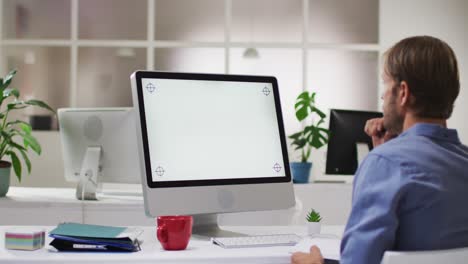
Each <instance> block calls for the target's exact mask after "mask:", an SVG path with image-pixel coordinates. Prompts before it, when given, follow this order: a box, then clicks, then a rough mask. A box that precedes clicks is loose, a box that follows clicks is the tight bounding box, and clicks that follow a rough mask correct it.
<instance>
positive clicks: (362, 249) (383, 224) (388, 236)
mask: <svg viewBox="0 0 468 264" xmlns="http://www.w3.org/2000/svg"><path fill="white" fill-rule="evenodd" d="M400 177H401V176H400V167H399V165H398V164H396V163H395V162H392V161H389V160H388V159H386V158H384V157H381V156H379V155H376V154H370V155H369V156H368V157H367V158H366V159H365V160H364V162H363V163H362V164H361V166H360V167H359V170H358V172H357V173H356V176H355V179H354V181H355V182H354V189H353V204H352V209H351V215H350V217H349V219H348V223H347V226H346V230H345V234H344V237H343V240H342V242H341V260H340V263H342V264H351V263H355V264H361V263H366V264H378V263H380V261H381V259H382V257H383V254H384V252H385V251H386V250H390V249H392V248H393V247H394V241H395V234H396V230H397V228H398V217H397V200H398V192H399V190H400V186H401V180H400Z"/></svg>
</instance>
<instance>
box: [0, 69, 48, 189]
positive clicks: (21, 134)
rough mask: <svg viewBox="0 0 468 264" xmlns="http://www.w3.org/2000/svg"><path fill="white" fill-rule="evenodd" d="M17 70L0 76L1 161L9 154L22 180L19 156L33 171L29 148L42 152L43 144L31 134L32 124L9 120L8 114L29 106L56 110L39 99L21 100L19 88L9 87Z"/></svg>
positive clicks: (18, 176)
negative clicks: (3, 76)
mask: <svg viewBox="0 0 468 264" xmlns="http://www.w3.org/2000/svg"><path fill="white" fill-rule="evenodd" d="M15 74H16V70H13V71H11V72H10V73H8V74H7V76H6V77H5V78H3V79H2V78H0V161H3V162H5V161H4V158H5V156H9V157H10V159H11V163H12V164H13V169H14V171H15V174H16V177H17V178H18V180H19V181H21V170H22V165H21V161H20V158H19V157H22V159H23V162H24V163H25V164H26V167H27V169H28V173H31V161H30V160H29V157H28V150H29V149H32V150H33V151H34V152H35V153H37V154H38V155H40V154H41V145H40V144H39V142H38V141H37V140H36V138H35V137H34V136H33V135H32V134H31V131H32V128H31V125H30V124H29V123H27V122H24V121H22V120H9V119H8V115H9V114H10V113H11V112H12V111H18V110H22V109H24V108H27V107H29V106H38V107H41V108H44V109H47V110H49V111H51V112H53V113H55V111H54V110H53V109H52V108H51V107H50V106H49V105H47V104H46V103H44V102H43V101H39V100H27V101H23V100H20V98H19V97H20V92H19V90H18V89H15V88H9V87H8V86H10V84H11V81H12V80H13V77H14V76H15Z"/></svg>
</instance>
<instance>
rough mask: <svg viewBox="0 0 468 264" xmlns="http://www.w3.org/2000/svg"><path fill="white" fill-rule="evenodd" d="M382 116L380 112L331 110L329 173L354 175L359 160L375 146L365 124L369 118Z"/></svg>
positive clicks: (327, 167) (327, 169)
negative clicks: (366, 131)
mask: <svg viewBox="0 0 468 264" xmlns="http://www.w3.org/2000/svg"><path fill="white" fill-rule="evenodd" d="M382 116H383V115H382V113H380V112H369V111H354V110H338V109H331V110H330V124H329V129H330V140H329V141H328V149H327V162H326V170H325V173H326V174H327V175H329V176H333V175H354V173H355V172H356V169H357V167H358V163H359V160H360V159H361V158H363V157H364V156H365V155H366V154H367V152H369V151H370V150H372V147H373V146H372V139H371V137H370V136H368V135H367V134H366V133H365V131H364V126H365V125H366V122H367V120H369V119H372V118H378V117H382ZM363 146H364V148H363Z"/></svg>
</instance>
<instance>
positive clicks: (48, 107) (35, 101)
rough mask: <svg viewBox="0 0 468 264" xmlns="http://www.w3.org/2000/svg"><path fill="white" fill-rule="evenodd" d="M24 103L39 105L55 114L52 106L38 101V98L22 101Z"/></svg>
mask: <svg viewBox="0 0 468 264" xmlns="http://www.w3.org/2000/svg"><path fill="white" fill-rule="evenodd" d="M24 103H25V104H28V105H34V106H39V107H41V108H45V109H47V110H49V111H51V112H52V113H54V114H55V110H54V109H52V107H50V106H49V105H48V104H46V103H44V102H43V101H40V100H28V101H26V102H24Z"/></svg>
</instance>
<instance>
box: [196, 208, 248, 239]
mask: <svg viewBox="0 0 468 264" xmlns="http://www.w3.org/2000/svg"><path fill="white" fill-rule="evenodd" d="M192 234H193V235H194V236H197V237H198V238H200V239H203V240H209V239H210V238H212V237H238V236H247V235H246V234H242V233H236V232H231V231H227V230H223V229H221V228H220V227H219V225H218V214H199V215H193V227H192Z"/></svg>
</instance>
